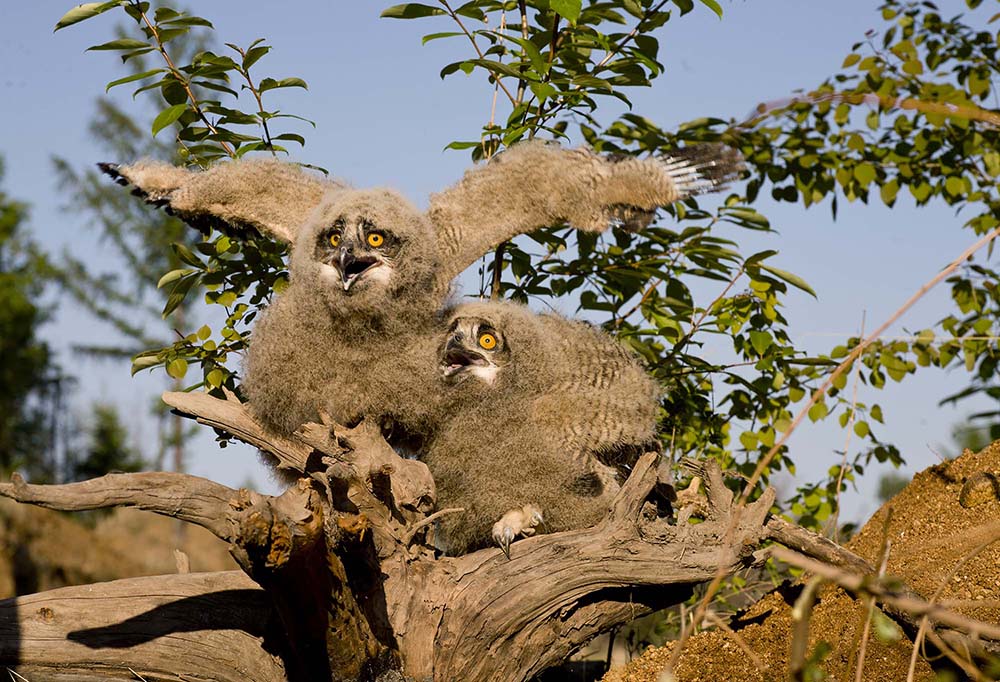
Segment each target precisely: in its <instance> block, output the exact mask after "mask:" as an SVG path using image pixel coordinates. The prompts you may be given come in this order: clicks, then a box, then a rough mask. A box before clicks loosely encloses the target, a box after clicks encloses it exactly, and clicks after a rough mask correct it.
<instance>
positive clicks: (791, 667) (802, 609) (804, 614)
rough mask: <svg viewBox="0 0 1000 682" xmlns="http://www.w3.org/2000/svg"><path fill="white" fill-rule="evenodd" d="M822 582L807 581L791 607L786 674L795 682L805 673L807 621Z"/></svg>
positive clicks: (807, 643) (807, 639)
mask: <svg viewBox="0 0 1000 682" xmlns="http://www.w3.org/2000/svg"><path fill="white" fill-rule="evenodd" d="M823 582H824V581H823V579H822V578H820V577H814V578H812V579H811V580H809V582H807V583H806V586H805V589H803V590H802V593H801V594H800V595H799V598H798V599H796V600H795V606H794V607H792V622H793V623H794V628H795V629H794V632H793V634H792V647H791V652H790V653H789V656H788V673H789V675H790V676H791V678H792V679H793V680H796V682H798V681H799V680H802V679H803V675H802V674H803V672H805V660H806V652H807V651H808V649H809V621H810V620H811V618H812V610H813V605H815V603H816V594H817V593H818V592H819V588H820V587H822V585H823Z"/></svg>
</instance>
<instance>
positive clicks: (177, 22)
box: [163, 17, 215, 28]
mask: <svg viewBox="0 0 1000 682" xmlns="http://www.w3.org/2000/svg"><path fill="white" fill-rule="evenodd" d="M163 23H164V25H167V24H169V25H171V26H205V27H206V28H215V26H213V25H212V22H211V21H209V20H208V19H203V18H202V17H181V18H179V19H171V20H170V21H165V22H163Z"/></svg>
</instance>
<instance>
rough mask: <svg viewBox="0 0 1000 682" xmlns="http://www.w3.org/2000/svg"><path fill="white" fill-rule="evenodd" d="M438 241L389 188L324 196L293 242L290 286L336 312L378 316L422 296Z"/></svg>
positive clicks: (431, 275) (432, 271) (430, 281)
mask: <svg viewBox="0 0 1000 682" xmlns="http://www.w3.org/2000/svg"><path fill="white" fill-rule="evenodd" d="M435 262H436V244H435V239H434V230H433V229H432V228H431V226H430V224H429V222H428V221H427V219H426V218H425V217H424V215H423V214H421V213H420V212H419V211H417V210H416V209H415V208H414V207H413V206H412V205H411V204H410V203H409V202H408V201H407V200H406V199H404V198H403V197H402V196H401V195H399V194H397V193H396V192H393V191H391V190H385V189H373V190H351V189H335V190H331V191H328V192H327V193H326V194H325V195H324V197H323V198H322V200H321V201H320V203H319V205H318V206H317V207H316V208H315V209H314V210H313V211H312V213H311V215H310V216H309V218H308V219H307V221H306V223H305V225H304V226H303V227H302V228H300V230H299V231H298V233H297V234H296V235H295V238H294V240H293V248H292V260H291V264H290V271H291V283H292V285H293V286H296V287H308V288H309V289H311V290H313V292H314V293H315V294H316V295H317V296H322V297H323V299H324V300H325V301H326V302H327V303H328V304H329V306H330V309H331V311H333V312H334V314H335V315H336V314H338V313H345V314H354V313H355V312H358V311H367V312H369V313H372V314H378V313H379V311H380V310H381V309H382V308H383V307H384V306H385V305H386V303H387V301H389V300H391V301H392V302H393V303H394V304H404V305H405V303H406V301H407V300H408V299H412V298H418V297H421V296H425V295H427V292H428V291H429V290H430V289H431V288H432V286H433V283H434V275H435Z"/></svg>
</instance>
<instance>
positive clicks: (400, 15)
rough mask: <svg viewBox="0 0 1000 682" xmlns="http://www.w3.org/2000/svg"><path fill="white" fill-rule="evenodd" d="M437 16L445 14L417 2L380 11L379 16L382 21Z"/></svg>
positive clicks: (438, 8) (441, 10)
mask: <svg viewBox="0 0 1000 682" xmlns="http://www.w3.org/2000/svg"><path fill="white" fill-rule="evenodd" d="M439 14H445V11H444V10H443V9H441V8H440V7H431V6H430V5H421V4H420V3H419V2H407V3H404V4H402V5H393V6H392V7H390V8H388V9H384V10H382V14H381V15H380V16H381V17H382V18H383V19H420V18H421V17H433V16H437V15H439Z"/></svg>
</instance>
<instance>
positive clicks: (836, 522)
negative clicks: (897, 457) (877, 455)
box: [830, 311, 865, 542]
mask: <svg viewBox="0 0 1000 682" xmlns="http://www.w3.org/2000/svg"><path fill="white" fill-rule="evenodd" d="M864 335H865V312H864V311H862V313H861V336H862V337H863V336H864ZM860 376H861V363H860V362H858V363H855V365H854V378H853V379H852V383H853V387H852V388H851V408H850V412H848V417H847V426H846V427H845V428H846V429H847V434H846V435H845V436H844V456H843V457H842V458H841V460H840V471H838V472H837V497H836V501H837V506H836V507H835V508H834V510H833V516H832V517H831V519H832V521H831V526H830V531H831V532H832V534H833V541H834V542H840V493H841V486H842V485H843V484H844V471H845V470H846V469H847V452H848V450H849V449H850V447H851V434H852V433H853V430H854V413H855V412H854V411H855V410H856V409H857V404H858V379H859V378H860Z"/></svg>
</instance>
